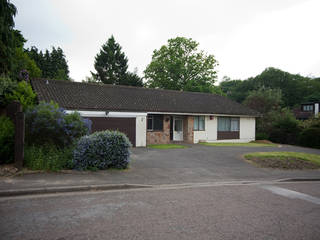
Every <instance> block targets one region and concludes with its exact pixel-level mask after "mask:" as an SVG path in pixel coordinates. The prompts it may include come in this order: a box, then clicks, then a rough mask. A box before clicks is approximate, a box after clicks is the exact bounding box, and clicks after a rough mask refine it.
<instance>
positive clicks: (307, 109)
mask: <svg viewBox="0 0 320 240" xmlns="http://www.w3.org/2000/svg"><path fill="white" fill-rule="evenodd" d="M319 103H320V102H319V101H318V102H309V103H302V104H301V105H300V106H299V107H298V108H295V109H294V110H293V112H294V115H295V116H296V118H297V119H299V120H306V119H309V118H311V117H318V114H319Z"/></svg>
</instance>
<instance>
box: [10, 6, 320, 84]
mask: <svg viewBox="0 0 320 240" xmlns="http://www.w3.org/2000/svg"><path fill="white" fill-rule="evenodd" d="M11 2H12V3H13V4H15V5H16V7H17V9H18V14H17V16H16V18H15V22H16V28H17V29H19V30H21V31H22V34H23V36H24V37H25V38H26V39H27V40H28V42H27V44H26V46H27V47H30V46H36V47H37V48H38V49H42V50H44V49H46V48H51V46H56V47H57V46H60V47H61V48H62V49H63V51H64V53H65V55H66V57H67V60H68V65H69V70H70V76H71V78H73V79H74V80H75V81H81V80H82V79H84V78H85V76H90V71H93V70H94V67H93V63H94V57H95V55H96V54H97V53H98V52H99V49H100V48H101V45H102V44H103V43H105V42H106V41H107V39H108V38H109V37H110V36H111V34H113V35H114V37H115V39H116V41H117V42H118V43H119V44H120V45H121V46H122V50H123V51H124V52H125V54H126V55H127V57H128V59H129V69H130V70H133V69H134V68H136V67H137V68H138V73H139V75H140V76H143V70H144V69H145V67H146V66H147V64H148V63H150V61H151V57H152V52H153V50H154V49H159V48H160V47H161V46H162V45H164V44H166V43H167V40H168V39H169V38H175V37H177V36H183V37H187V38H192V39H194V40H196V41H197V42H199V43H200V46H199V48H200V49H202V50H204V51H205V52H207V53H210V54H213V55H214V56H215V57H216V59H217V61H218V62H219V67H218V76H219V79H222V77H223V76H225V75H226V76H229V77H231V78H232V79H245V78H248V77H252V76H255V75H257V74H259V73H260V72H262V71H263V70H264V69H265V68H266V67H271V66H272V67H276V68H280V69H282V70H284V71H288V72H291V73H300V74H302V75H305V76H314V77H319V76H320V31H319V26H320V14H319V12H320V1H319V0H208V1H202V0H192V1H191V0H181V1H180V0H158V1H155V0H135V1H130V0H126V1H125V0H114V1H105V0H87V1H85V0H41V1H40V0H27V1H26V0H12V1H11Z"/></svg>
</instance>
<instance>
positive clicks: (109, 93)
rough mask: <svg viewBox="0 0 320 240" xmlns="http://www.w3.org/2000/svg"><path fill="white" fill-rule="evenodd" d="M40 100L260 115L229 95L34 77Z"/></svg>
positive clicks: (72, 106)
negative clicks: (228, 96)
mask: <svg viewBox="0 0 320 240" xmlns="http://www.w3.org/2000/svg"><path fill="white" fill-rule="evenodd" d="M31 84H32V87H33V89H34V90H35V92H36V93H37V96H38V100H39V101H47V102H48V101H50V100H53V101H55V102H57V103H58V104H59V106H60V107H63V108H65V109H68V110H92V111H136V112H172V113H174V112H176V113H204V114H227V115H249V116H258V113H257V112H255V111H253V110H251V109H249V108H247V107H245V106H243V105H241V104H239V103H236V102H234V101H232V100H230V99H228V98H226V97H223V96H219V95H215V94H209V93H196V92H182V91H173V90H160V89H147V88H139V87H129V86H115V85H107V84H104V85H102V84H94V83H80V82H68V81H59V80H47V79H33V80H32V81H31Z"/></svg>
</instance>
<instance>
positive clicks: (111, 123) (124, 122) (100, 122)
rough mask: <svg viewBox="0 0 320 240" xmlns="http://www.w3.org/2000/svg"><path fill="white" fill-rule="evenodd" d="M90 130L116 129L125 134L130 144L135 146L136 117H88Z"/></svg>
mask: <svg viewBox="0 0 320 240" xmlns="http://www.w3.org/2000/svg"><path fill="white" fill-rule="evenodd" d="M89 119H90V120H91V121H92V132H97V131H103V130H118V131H120V132H123V133H125V134H126V135H127V137H128V138H129V140H130V142H131V143H132V146H134V147H135V146H136V119H135V118H104V117H90V118H89Z"/></svg>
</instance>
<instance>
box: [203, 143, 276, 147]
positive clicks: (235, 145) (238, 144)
mask: <svg viewBox="0 0 320 240" xmlns="http://www.w3.org/2000/svg"><path fill="white" fill-rule="evenodd" d="M199 144H202V145H205V146H214V147H276V146H277V144H274V143H255V142H249V143H207V142H202V143H199Z"/></svg>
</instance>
